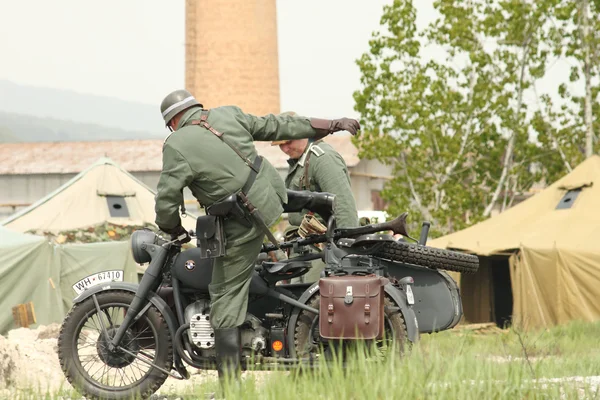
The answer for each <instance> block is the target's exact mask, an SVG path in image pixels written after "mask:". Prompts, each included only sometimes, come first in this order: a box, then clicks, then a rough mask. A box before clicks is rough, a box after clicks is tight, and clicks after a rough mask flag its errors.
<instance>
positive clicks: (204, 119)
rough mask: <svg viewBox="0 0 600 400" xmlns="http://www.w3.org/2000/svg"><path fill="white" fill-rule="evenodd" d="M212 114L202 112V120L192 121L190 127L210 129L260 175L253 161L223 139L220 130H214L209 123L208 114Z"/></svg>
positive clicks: (208, 111)
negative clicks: (197, 126) (196, 126)
mask: <svg viewBox="0 0 600 400" xmlns="http://www.w3.org/2000/svg"><path fill="white" fill-rule="evenodd" d="M209 113H210V110H202V116H201V117H200V119H199V120H198V119H195V120H193V121H190V125H200V126H202V127H204V128H206V129H208V130H209V131H210V132H211V133H212V134H213V135H215V136H216V137H218V138H219V139H221V141H223V143H225V144H226V145H227V146H229V147H231V149H232V150H233V151H235V152H236V154H237V155H238V156H240V158H241V159H242V160H244V162H245V163H246V165H247V166H249V167H250V168H252V169H253V170H254V172H256V173H258V169H256V168H255V166H254V163H253V162H252V161H250V159H249V158H248V157H246V156H245V155H244V154H242V152H241V151H240V150H239V149H238V148H237V147H235V146H234V145H232V144H231V143H229V141H228V140H227V139H225V138H224V137H223V133H222V132H219V131H218V130H216V129H215V128H213V127H212V126H211V125H210V124H209V123H208V122H207V120H208V114H209Z"/></svg>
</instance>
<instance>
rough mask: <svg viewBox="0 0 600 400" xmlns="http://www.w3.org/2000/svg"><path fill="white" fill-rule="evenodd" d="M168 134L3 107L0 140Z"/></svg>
mask: <svg viewBox="0 0 600 400" xmlns="http://www.w3.org/2000/svg"><path fill="white" fill-rule="evenodd" d="M166 134H167V132H166V131H165V132H164V133H160V132H149V131H141V130H138V131H133V130H124V129H119V128H113V127H108V126H101V125H96V124H92V123H80V122H73V121H65V120H60V119H54V118H43V117H34V116H30V115H23V114H15V113H7V112H3V111H0V142H4V143H8V142H66V141H99V140H128V139H161V138H164V137H165V136H166Z"/></svg>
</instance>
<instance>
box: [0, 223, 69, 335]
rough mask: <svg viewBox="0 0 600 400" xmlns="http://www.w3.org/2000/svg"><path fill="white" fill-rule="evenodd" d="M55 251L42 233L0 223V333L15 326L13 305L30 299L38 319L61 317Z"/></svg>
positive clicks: (57, 319) (47, 322) (51, 320)
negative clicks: (32, 232)
mask: <svg viewBox="0 0 600 400" xmlns="http://www.w3.org/2000/svg"><path fill="white" fill-rule="evenodd" d="M53 260H54V251H53V247H52V245H51V244H50V243H48V242H47V241H46V239H44V238H43V237H39V236H34V235H27V234H23V233H17V232H12V231H9V230H7V229H4V228H2V227H0V334H2V333H5V332H6V331H8V330H9V329H10V328H12V327H14V323H13V316H12V308H13V307H14V306H16V305H18V304H24V303H29V302H32V303H33V306H34V312H35V316H36V318H37V323H38V324H41V325H45V324H49V323H52V322H57V321H60V320H61V319H62V317H63V315H64V308H63V304H62V301H61V293H60V271H59V269H57V268H54V265H53Z"/></svg>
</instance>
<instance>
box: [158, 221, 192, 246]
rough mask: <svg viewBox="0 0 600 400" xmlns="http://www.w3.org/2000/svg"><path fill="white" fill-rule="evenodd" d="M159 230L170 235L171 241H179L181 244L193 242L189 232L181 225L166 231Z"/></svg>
mask: <svg viewBox="0 0 600 400" xmlns="http://www.w3.org/2000/svg"><path fill="white" fill-rule="evenodd" d="M159 229H160V230H161V231H163V232H165V233H169V234H170V235H171V240H177V241H178V242H179V243H181V244H184V243H187V242H189V241H190V240H192V238H191V237H190V234H189V233H188V231H187V230H186V229H185V228H184V227H183V226H181V225H177V226H176V227H175V228H173V229H164V228H161V227H159Z"/></svg>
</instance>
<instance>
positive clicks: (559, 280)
mask: <svg viewBox="0 0 600 400" xmlns="http://www.w3.org/2000/svg"><path fill="white" fill-rule="evenodd" d="M509 262H510V268H511V279H512V288H513V301H514V306H513V310H514V314H515V316H514V317H513V318H515V319H516V321H515V322H517V323H518V324H519V325H521V326H523V327H526V328H530V327H548V326H552V325H557V324H562V323H565V322H568V321H571V320H582V321H597V320H600V302H599V301H598V299H600V256H599V255H598V253H596V252H594V253H590V252H587V251H571V250H568V249H560V248H558V247H557V248H554V249H531V248H521V249H520V251H519V252H518V253H516V254H514V255H512V256H511V257H510V259H509Z"/></svg>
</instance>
